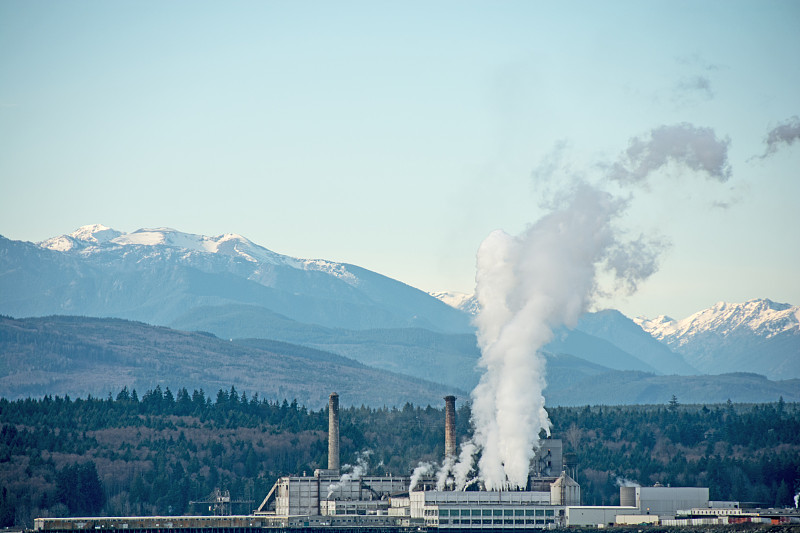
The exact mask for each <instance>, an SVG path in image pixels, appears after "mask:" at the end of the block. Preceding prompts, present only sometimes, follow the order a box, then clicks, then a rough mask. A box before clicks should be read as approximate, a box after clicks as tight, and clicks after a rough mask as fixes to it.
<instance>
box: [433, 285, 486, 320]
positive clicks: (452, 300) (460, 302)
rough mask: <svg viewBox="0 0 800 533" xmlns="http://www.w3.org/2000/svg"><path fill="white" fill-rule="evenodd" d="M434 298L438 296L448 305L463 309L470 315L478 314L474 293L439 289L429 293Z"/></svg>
mask: <svg viewBox="0 0 800 533" xmlns="http://www.w3.org/2000/svg"><path fill="white" fill-rule="evenodd" d="M429 294H430V295H431V296H433V297H434V298H438V299H439V300H441V301H443V302H444V303H446V304H447V305H449V306H450V307H453V308H455V309H458V310H460V311H464V312H465V313H467V314H468V315H470V316H475V315H477V314H478V299H477V298H475V295H474V294H466V293H463V292H455V291H441V292H431V293H429Z"/></svg>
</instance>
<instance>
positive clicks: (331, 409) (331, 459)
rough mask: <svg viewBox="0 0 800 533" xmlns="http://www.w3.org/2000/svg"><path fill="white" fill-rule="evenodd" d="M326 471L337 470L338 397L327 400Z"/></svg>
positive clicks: (331, 396)
mask: <svg viewBox="0 0 800 533" xmlns="http://www.w3.org/2000/svg"><path fill="white" fill-rule="evenodd" d="M328 470H339V395H338V394H336V393H335V392H332V393H331V395H330V397H329V398H328Z"/></svg>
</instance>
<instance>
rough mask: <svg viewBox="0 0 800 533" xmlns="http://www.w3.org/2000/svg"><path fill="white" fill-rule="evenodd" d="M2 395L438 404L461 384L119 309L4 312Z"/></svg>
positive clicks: (0, 323) (1, 329) (1, 322)
mask: <svg viewBox="0 0 800 533" xmlns="http://www.w3.org/2000/svg"><path fill="white" fill-rule="evenodd" d="M0 354H2V355H0V396H2V397H6V398H18V397H24V396H29V395H32V396H42V395H45V394H50V395H56V394H59V395H64V394H70V395H72V396H86V395H87V394H90V393H91V394H93V395H95V396H101V397H105V396H106V395H108V393H109V392H111V393H116V392H118V391H119V390H120V389H121V388H122V387H123V386H128V387H129V388H131V387H135V388H137V389H138V390H139V393H140V394H142V393H144V391H145V390H147V389H149V388H153V387H155V386H156V385H161V387H162V389H163V388H165V387H167V386H169V387H172V388H173V392H174V391H175V390H176V389H177V388H178V387H187V388H188V389H189V390H190V391H191V390H192V389H193V388H197V389H200V388H203V389H204V390H205V391H206V393H207V394H213V393H215V392H216V391H217V390H219V389H220V388H223V389H226V390H227V389H229V388H230V387H231V386H235V387H236V388H237V390H238V391H239V392H240V393H241V392H245V391H246V392H247V393H248V394H249V395H252V394H254V393H256V392H257V393H259V395H260V397H262V398H269V399H281V400H282V399H284V398H287V399H293V398H296V399H297V400H298V401H299V402H300V403H302V404H304V405H306V406H309V407H313V408H315V409H316V408H319V407H321V406H323V405H325V403H326V401H327V398H328V394H330V392H332V391H336V392H338V393H339V394H340V395H341V397H342V401H343V402H345V403H346V404H348V405H350V404H354V405H361V404H362V403H363V404H366V405H372V406H382V405H403V404H404V403H405V402H408V401H413V402H414V403H416V404H423V405H424V404H426V403H430V404H432V405H438V403H441V398H442V396H444V395H446V394H453V393H455V394H461V393H462V391H460V390H459V389H456V388H454V387H446V386H443V385H439V384H435V383H431V382H429V381H425V380H422V379H416V378H412V377H409V376H404V375H400V374H393V373H390V372H386V371H383V370H379V369H376V368H371V367H367V366H365V365H362V364H360V363H358V362H356V361H352V360H348V359H346V358H343V357H341V356H338V355H334V354H325V353H322V352H319V351H316V350H310V349H308V348H303V347H299V346H288V345H284V344H281V343H275V342H261V341H259V342H256V343H252V342H250V343H248V342H247V341H243V342H242V344H239V343H232V342H230V341H227V340H222V339H218V338H216V337H214V336H212V335H210V334H207V333H186V332H181V331H176V330H171V329H168V328H164V327H155V326H148V325H146V324H142V323H139V322H130V321H127V320H119V319H98V318H85V317H65V316H52V317H44V318H28V319H22V320H16V319H13V318H8V317H0Z"/></svg>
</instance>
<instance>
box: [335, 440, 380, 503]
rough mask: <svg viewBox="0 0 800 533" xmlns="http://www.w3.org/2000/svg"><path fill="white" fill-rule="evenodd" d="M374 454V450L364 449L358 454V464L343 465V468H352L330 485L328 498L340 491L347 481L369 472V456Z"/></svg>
mask: <svg viewBox="0 0 800 533" xmlns="http://www.w3.org/2000/svg"><path fill="white" fill-rule="evenodd" d="M370 455H372V450H364V451H363V452H361V453H357V454H356V465H355V466H352V465H344V466H342V470H350V472H347V473H346V474H342V476H341V477H340V478H339V481H338V482H336V483H332V484H331V485H329V486H328V496H327V499H330V497H331V496H332V495H333V493H334V492H336V491H339V490H341V489H342V486H343V485H344V484H346V483H349V482H350V481H352V480H354V479H360V478H361V477H362V476H363V475H364V474H366V473H367V471H368V469H369V456H370Z"/></svg>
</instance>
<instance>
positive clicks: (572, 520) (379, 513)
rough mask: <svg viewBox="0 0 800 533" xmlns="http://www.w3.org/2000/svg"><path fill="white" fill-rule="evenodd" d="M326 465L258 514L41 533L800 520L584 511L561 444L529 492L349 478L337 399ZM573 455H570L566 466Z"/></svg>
mask: <svg viewBox="0 0 800 533" xmlns="http://www.w3.org/2000/svg"><path fill="white" fill-rule="evenodd" d="M455 400H456V399H455V397H453V396H447V397H445V424H444V425H445V459H446V460H455V456H456V436H455ZM328 407H329V410H328V413H329V414H328V417H329V418H328V425H329V427H328V468H327V469H318V470H316V471H314V473H313V475H309V476H307V475H303V476H285V477H281V478H279V479H278V481H277V482H276V483H275V484H274V486H273V487H272V489H271V490H270V491H269V493H268V494H267V495H266V497H265V498H264V499H263V501H262V502H261V504H260V505H259V506H258V508H257V509H256V510H254V511H253V513H252V514H250V515H238V516H213V517H209V516H195V517H191V516H162V517H114V518H37V519H36V520H35V526H34V528H35V530H37V531H42V532H51V533H60V532H65V531H75V530H89V529H91V530H110V531H115V530H127V531H129V532H133V533H259V532H261V533H263V532H264V530H298V531H299V530H304V531H313V530H320V531H322V530H325V531H331V530H333V531H338V532H342V533H344V532H348V531H359V532H363V533H367V532H373V531H374V532H380V531H383V532H390V531H408V532H411V531H439V530H441V531H451V532H457V531H508V530H512V529H513V530H543V529H560V528H565V527H571V526H583V527H586V526H591V527H607V526H610V525H643V524H660V525H676V526H677V525H683V526H686V525H710V524H731V523H741V522H764V521H766V522H767V523H800V515H798V514H797V513H788V512H783V513H781V512H778V511H776V512H773V513H772V514H762V513H760V512H754V511H753V512H748V511H747V510H745V509H741V508H740V506H739V504H738V503H737V502H714V501H709V491H708V488H701V487H663V486H655V487H620V505H619V506H582V505H581V489H580V485H579V484H578V483H577V482H576V481H575V480H574V479H573V477H575V470H574V469H575V465H574V464H572V463H571V462H570V460H569V454H564V453H563V448H562V443H561V441H560V440H559V439H545V440H542V441H541V442H540V447H539V449H538V450H537V452H536V455H535V458H534V460H533V462H532V465H531V472H530V475H529V480H528V486H527V487H526V488H525V490H503V491H488V490H482V488H481V486H480V484H479V483H474V484H472V485H470V486H468V488H467V490H453V487H452V486H447V484H446V483H444V482H443V481H441V480H438V479H437V478H436V477H432V476H427V477H425V476H399V477H398V476H367V475H363V473H362V472H360V471H359V469H354V470H353V471H351V472H348V473H342V472H341V469H340V464H339V397H338V395H337V394H336V393H333V394H331V395H330V398H329V405H328ZM565 456H566V457H567V458H568V459H567V460H565Z"/></svg>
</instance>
